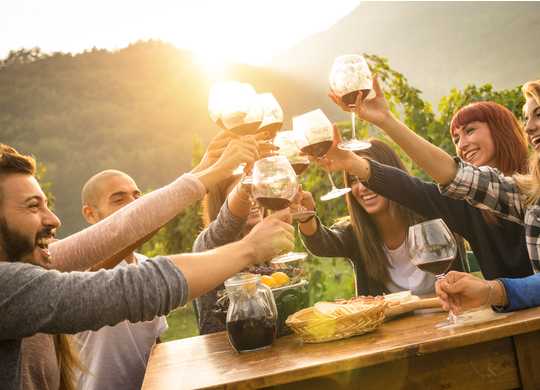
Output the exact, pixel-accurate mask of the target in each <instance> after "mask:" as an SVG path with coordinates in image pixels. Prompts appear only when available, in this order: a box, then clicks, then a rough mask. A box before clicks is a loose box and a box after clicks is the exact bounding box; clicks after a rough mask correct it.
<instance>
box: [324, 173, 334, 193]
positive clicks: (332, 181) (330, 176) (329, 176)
mask: <svg viewBox="0 0 540 390" xmlns="http://www.w3.org/2000/svg"><path fill="white" fill-rule="evenodd" d="M326 174H327V175H328V180H330V184H332V189H333V190H335V189H336V185H335V184H334V179H332V175H331V174H330V172H326Z"/></svg>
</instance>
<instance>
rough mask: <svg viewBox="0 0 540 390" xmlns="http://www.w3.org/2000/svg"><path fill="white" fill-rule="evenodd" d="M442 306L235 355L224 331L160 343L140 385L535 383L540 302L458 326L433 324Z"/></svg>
mask: <svg viewBox="0 0 540 390" xmlns="http://www.w3.org/2000/svg"><path fill="white" fill-rule="evenodd" d="M445 317H446V314H445V313H441V312H439V313H431V314H416V315H414V316H412V315H411V316H408V317H402V318H398V319H395V320H392V321H389V322H387V323H385V324H383V325H382V326H381V327H380V328H379V329H377V330H376V331H374V332H372V333H369V334H366V335H362V336H356V337H353V338H349V339H346V340H339V341H334V342H327V343H321V344H304V345H302V343H301V342H300V341H299V340H297V339H296V338H295V337H294V336H287V337H283V338H280V339H278V340H277V341H276V342H275V343H274V345H273V346H272V348H269V349H266V350H262V351H256V352H250V353H244V354H238V353H236V352H235V351H234V350H233V349H232V348H231V346H230V345H229V342H228V340H227V335H226V334H225V333H223V332H222V333H216V334H212V335H207V336H198V337H192V338H189V339H183V340H178V341H173V342H168V343H163V344H158V345H156V347H155V348H154V350H153V351H152V354H151V356H150V361H149V364H148V368H147V371H146V376H145V378H144V384H143V390H157V389H191V388H222V389H229V388H231V389H232V388H240V389H251V388H261V387H267V386H276V385H279V386H277V388H280V389H282V388H294V389H301V388H309V389H318V388H320V389H331V390H335V389H340V388H343V389H348V388H362V389H384V390H391V389H489V390H495V389H513V388H524V389H540V308H534V309H528V310H523V311H519V312H515V313H512V314H511V315H510V316H508V317H507V318H504V319H499V320H497V321H494V322H490V323H484V324H477V325H471V326H468V327H461V328H455V329H437V328H435V327H434V325H435V324H436V323H438V322H440V321H442V320H443V319H444V318H445Z"/></svg>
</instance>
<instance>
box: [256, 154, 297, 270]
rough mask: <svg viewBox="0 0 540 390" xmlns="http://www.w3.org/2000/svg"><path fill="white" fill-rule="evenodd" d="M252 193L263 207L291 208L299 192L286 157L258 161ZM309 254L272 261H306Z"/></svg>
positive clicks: (294, 255) (281, 257)
mask: <svg viewBox="0 0 540 390" xmlns="http://www.w3.org/2000/svg"><path fill="white" fill-rule="evenodd" d="M252 176H253V184H252V186H251V193H252V195H253V197H254V198H255V200H256V201H257V203H259V205H260V206H261V207H264V208H266V209H269V210H282V209H285V208H287V207H289V206H290V204H291V201H292V200H293V198H294V196H295V195H296V193H297V191H298V182H297V179H296V173H295V172H294V169H293V168H292V166H291V164H290V163H289V161H288V160H287V158H286V157H284V156H270V157H265V158H262V159H260V160H257V161H256V162H255V164H254V166H253V173H252ZM306 257H307V253H303V252H302V253H300V252H289V253H286V254H284V255H281V256H278V257H275V258H273V259H272V262H273V263H282V262H287V261H292V260H299V259H305V258H306Z"/></svg>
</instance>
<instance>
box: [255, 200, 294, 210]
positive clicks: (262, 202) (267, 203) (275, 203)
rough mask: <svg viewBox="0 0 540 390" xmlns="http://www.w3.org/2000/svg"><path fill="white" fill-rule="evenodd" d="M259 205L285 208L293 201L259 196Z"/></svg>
mask: <svg viewBox="0 0 540 390" xmlns="http://www.w3.org/2000/svg"><path fill="white" fill-rule="evenodd" d="M257 202H258V203H259V205H261V206H262V207H264V208H265V209H269V210H283V209H286V208H287V207H289V206H290V204H291V201H290V200H289V199H285V198H269V197H259V198H257Z"/></svg>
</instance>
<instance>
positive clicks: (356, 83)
mask: <svg viewBox="0 0 540 390" xmlns="http://www.w3.org/2000/svg"><path fill="white" fill-rule="evenodd" d="M330 88H331V90H332V92H333V93H334V94H336V95H337V96H339V97H340V98H341V100H342V101H343V103H345V104H346V105H347V106H348V107H349V108H351V126H352V132H351V136H352V138H351V139H350V140H347V141H343V142H341V143H340V144H339V145H338V148H340V149H343V150H351V151H355V150H364V149H368V148H369V147H370V146H371V144H370V143H369V142H368V141H361V140H359V139H357V138H356V116H355V113H354V108H355V107H356V98H357V96H358V94H359V93H360V94H362V97H363V98H364V99H365V98H366V97H368V94H369V93H370V92H371V91H372V90H373V80H372V77H371V71H370V70H369V66H368V64H367V61H366V59H365V58H364V56H362V55H359V54H348V55H343V56H339V57H337V58H336V59H335V60H334V64H333V65H332V70H331V71H330Z"/></svg>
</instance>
